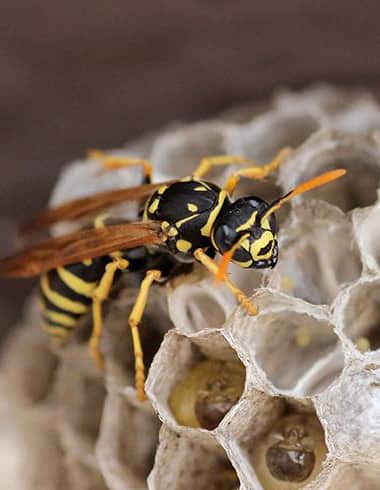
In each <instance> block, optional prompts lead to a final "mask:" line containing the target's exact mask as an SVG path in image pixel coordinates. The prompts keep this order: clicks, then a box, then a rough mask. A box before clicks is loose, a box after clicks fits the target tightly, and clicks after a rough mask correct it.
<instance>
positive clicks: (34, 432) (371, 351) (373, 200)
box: [0, 86, 380, 490]
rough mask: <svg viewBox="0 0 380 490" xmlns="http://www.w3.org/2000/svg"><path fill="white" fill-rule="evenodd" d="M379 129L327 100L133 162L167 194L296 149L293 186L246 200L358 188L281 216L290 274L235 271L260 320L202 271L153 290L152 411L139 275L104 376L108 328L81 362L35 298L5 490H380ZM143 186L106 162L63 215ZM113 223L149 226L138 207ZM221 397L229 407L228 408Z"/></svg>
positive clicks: (167, 136)
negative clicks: (233, 159)
mask: <svg viewBox="0 0 380 490" xmlns="http://www.w3.org/2000/svg"><path fill="white" fill-rule="evenodd" d="M377 128H378V129H380V109H379V107H378V105H377V103H376V102H375V101H374V100H373V99H372V98H371V96H369V95H367V94H365V93H362V94H358V93H347V92H341V91H339V90H337V89H334V88H329V87H324V86H320V87H313V88H311V89H308V90H306V91H304V92H299V93H287V92H285V93H282V94H280V95H278V96H277V97H276V98H275V99H274V101H273V102H272V104H271V105H270V106H268V107H267V108H266V109H265V110H264V109H263V110H261V111H259V112H254V111H253V110H250V109H249V108H242V109H241V110H234V111H230V112H229V113H226V114H225V115H223V116H222V117H221V118H219V119H217V120H216V119H215V120H210V121H207V122H200V123H196V124H191V125H176V126H173V127H169V128H167V129H166V130H164V131H163V132H161V133H157V134H154V135H151V136H148V137H147V138H145V139H142V140H141V141H138V142H135V143H132V144H128V145H126V147H125V148H124V149H120V150H117V151H116V150H115V153H118V152H119V153H121V154H123V155H133V156H139V157H142V158H149V159H150V160H151V161H152V162H153V164H154V169H155V175H154V178H155V180H156V181H160V180H165V179H168V178H173V177H174V178H176V177H181V176H184V175H188V174H190V173H191V171H192V170H193V169H194V168H195V166H196V163H197V161H198V160H199V159H200V158H201V157H203V156H206V155H215V154H220V153H229V154H239V155H245V156H246V157H249V158H252V159H258V160H260V161H262V162H264V161H266V160H269V159H270V158H271V157H272V156H274V154H275V153H276V152H277V151H278V150H279V149H280V148H281V147H283V146H285V145H287V146H288V145H290V146H294V147H295V148H296V151H295V153H294V154H293V155H291V156H290V157H289V158H288V159H287V161H286V162H285V163H284V165H283V166H282V167H281V169H280V171H279V173H278V176H277V178H276V179H274V178H272V179H270V180H268V181H265V182H248V181H244V182H242V184H241V186H240V187H239V193H240V194H246V193H248V192H249V193H253V194H256V195H259V196H261V197H263V198H265V199H274V198H276V197H278V196H279V195H280V194H281V193H284V192H287V191H288V190H290V189H291V188H292V187H294V186H295V185H296V184H298V183H300V182H302V181H303V180H306V179H307V178H310V177H311V176H314V175H317V174H318V173H322V172H323V171H325V170H327V169H331V168H337V167H341V166H343V167H345V168H347V169H348V174H347V176H346V177H345V178H344V179H341V180H339V181H336V182H334V183H332V184H330V185H328V186H326V187H322V188H320V189H318V190H316V191H314V193H313V195H306V196H302V197H300V198H298V199H297V200H296V201H295V202H294V203H292V206H291V207H288V208H286V209H284V210H281V213H280V216H279V220H280V223H281V229H280V233H279V242H280V260H279V263H278V265H277V267H276V268H275V269H274V270H273V271H264V272H259V271H243V270H240V269H238V268H237V267H234V266H232V267H231V270H230V272H231V275H232V276H233V278H234V280H235V281H236V282H237V283H238V284H239V285H240V287H241V288H242V289H243V290H244V291H246V292H248V293H249V294H252V293H253V296H252V302H254V303H256V304H257V305H258V306H259V314H258V315H257V316H255V317H249V316H247V315H246V314H245V313H244V312H243V311H241V310H240V309H238V308H236V304H235V302H234V299H233V298H232V297H231V296H230V294H229V293H228V291H226V290H224V288H223V287H219V288H216V287H215V285H214V282H213V278H212V277H210V276H209V275H208V274H207V273H206V272H204V271H203V270H202V269H200V268H198V267H195V270H194V273H192V274H191V275H188V276H185V277H177V278H176V279H175V280H173V281H172V283H170V284H168V285H167V286H165V287H159V286H157V287H155V288H153V290H152V294H151V296H150V299H149V302H148V308H147V311H146V314H145V316H144V320H143V323H142V326H141V332H142V337H143V343H144V345H145V353H146V360H147V363H148V364H149V363H150V362H151V365H150V369H149V376H148V380H147V385H146V388H147V393H148V396H149V399H150V401H147V402H145V403H139V402H137V401H136V399H135V393H134V387H133V376H134V373H133V356H132V346H131V340H130V336H129V331H128V328H127V317H128V313H129V311H130V308H131V306H132V304H133V301H134V299H135V296H136V292H137V289H136V288H137V284H136V283H134V280H133V277H132V276H130V275H128V274H127V275H125V280H124V284H123V287H122V288H120V290H119V292H118V293H115V295H114V296H115V299H113V300H112V301H110V302H109V303H108V307H107V314H106V321H105V332H104V336H103V339H102V350H103V352H104V353H105V358H106V372H105V376H104V377H103V375H102V373H99V372H97V371H96V369H95V368H94V366H92V364H91V361H90V358H89V356H88V350H87V345H86V342H85V339H86V334H88V329H89V326H90V323H91V322H90V319H86V320H85V321H84V322H83V328H82V329H78V332H77V334H76V335H75V336H74V338H73V339H72V341H71V343H70V344H69V345H68V346H67V347H66V348H64V349H61V350H59V351H55V352H52V351H51V350H50V349H49V347H48V339H47V338H46V337H45V336H44V334H43V333H42V332H41V331H40V330H39V328H38V324H39V321H38V313H37V309H36V304H35V303H36V297H35V295H33V296H32V298H31V299H30V300H29V302H28V306H27V308H26V309H25V314H24V320H23V321H22V322H21V323H20V325H18V326H17V328H15V329H14V333H13V334H12V335H11V337H10V338H9V340H8V341H7V343H6V345H5V346H4V349H3V353H2V372H3V374H2V384H3V397H2V398H3V399H6V403H4V407H3V408H2V412H3V422H2V424H1V430H2V434H3V437H2V440H3V441H5V442H4V443H0V444H6V447H7V454H8V459H7V460H6V462H8V463H9V465H8V466H6V467H5V470H4V471H6V472H7V473H6V474H4V478H2V481H5V478H6V476H7V474H8V475H9V474H11V472H12V468H16V469H17V468H18V467H19V468H20V469H18V470H17V472H16V473H14V474H13V480H12V482H13V487H14V488H16V487H17V488H18V489H20V490H22V489H28V490H33V489H38V490H41V489H46V490H55V489H61V488H62V489H63V488H71V489H74V490H75V489H78V490H83V489H91V490H94V489H95V490H96V489H107V488H108V489H111V490H122V489H131V490H140V489H141V490H143V489H147V488H149V489H150V490H172V489H173V490H185V489H186V490H187V489H189V488H196V489H199V490H202V489H207V490H210V489H228V490H234V489H237V488H241V489H260V488H264V489H276V490H277V489H279V490H282V489H287V490H292V489H296V488H308V489H316V488H318V489H336V488H360V489H377V488H378V487H379V481H380V469H379V468H380V354H379V352H380V351H379V348H380V245H379V238H380V204H379V203H378V195H377V190H378V185H379V178H380V133H377V132H376V129H377ZM94 143H96V142H94ZM232 170H233V169H232V168H219V169H216V170H215V171H213V173H212V174H211V175H210V177H209V178H210V180H213V181H215V182H216V183H219V184H220V183H222V182H223V181H224V180H225V178H226V176H227V175H228V174H230V173H231V172H232ZM140 180H141V173H140V171H139V170H138V169H129V170H126V169H123V170H119V171H117V172H108V173H107V172H101V170H100V167H99V164H98V162H96V161H78V162H74V163H73V164H70V165H69V166H67V167H66V168H65V169H64V171H63V173H62V176H61V178H60V180H59V181H58V183H57V186H56V188H55V190H54V191H53V195H52V199H51V203H52V204H58V203H62V202H64V201H66V200H70V199H72V198H74V197H78V196H83V195H86V194H91V193H93V192H96V191H100V190H105V189H111V188H118V187H125V186H130V185H136V184H138V183H139V182H140ZM112 212H113V213H119V214H120V215H122V216H124V217H128V218H133V217H135V216H136V212H137V208H136V206H134V205H130V204H128V205H123V206H118V207H117V209H116V208H115V209H114V210H113V211H112ZM73 226H74V227H75V226H78V224H74V225H73V224H68V223H66V224H65V223H63V224H60V225H59V226H56V227H55V229H54V232H55V233H62V232H66V231H67V230H68V229H70V228H71V227H73ZM173 327H174V328H173ZM168 330H170V331H169V332H168V333H167V335H166V336H165V338H163V337H164V334H165V333H166V332H167V331H168ZM220 366H222V369H221V371H224V374H225V373H233V375H232V377H233V378H234V379H235V380H237V381H236V383H235V386H232V387H231V386H229V385H228V379H227V380H226V379H222V380H216V381H215V372H217V370H218V369H219V368H220ZM202 370H204V372H203V371H202ZM219 370H220V369H219ZM206 378H207V379H208V381H207V379H206ZM210 380H212V382H211V381H210ZM197 390H198V391H197ZM207 390H209V391H210V390H211V391H212V390H215V391H214V393H213V394H212V396H213V397H214V399H213V402H212V403H214V405H212V404H211V405H212V406H211V408H210V406H207V403H206V402H207V400H208V397H210V396H211V395H210V393H209V392H207ZM183 393H184V395H183ZM199 393H201V398H199V396H200V395H199ZM221 394H222V395H221ZM182 395H183V396H184V397H185V398H184V399H185V400H187V401H186V403H187V405H186V410H187V413H185V414H184V415H183V414H180V413H179V411H181V403H180V401H178V400H181V396H182ZM198 395H199V396H198ZM223 396H224V398H223ZM186 397H187V398H186ZM202 397H203V398H202ZM205 400H206V401H205ZM226 400H227V401H226ZM228 403H229V405H228ZM226 406H227V409H226ZM178 407H180V408H178ZM223 410H224V412H223ZM225 412H226V413H225ZM157 415H158V416H157ZM223 415H225V416H224V417H223ZM181 417H184V419H182V418H181ZM186 417H188V418H186ZM183 420H189V421H190V422H189V423H188V424H186V423H185V425H184V422H183ZM179 421H180V422H181V423H179ZM203 421H206V422H205V424H206V425H207V427H208V429H206V428H204V426H205V425H204V424H203ZM161 423H162V424H161ZM202 424H203V426H202ZM160 426H161V428H160ZM289 427H291V428H292V430H293V432H292V434H291V435H290V436H289V437H293V438H294V437H296V438H297V437H298V438H299V439H297V440H298V441H301V442H300V443H299V444H301V446H300V445H298V446H296V448H294V447H293V449H292V450H293V453H292V454H293V456H294V455H296V456H297V454H298V456H299V455H300V454H301V453H302V451H303V453H302V454H303V458H304V460H303V462H304V466H303V468H301V469H300V467H299V466H297V465H295V464H294V462H293V463H292V464H293V466H291V467H290V466H289V465H290V464H291V463H290V462H289V460H288V459H287V460H286V461H285V459H286V458H287V457H288V456H289V454H290V453H289V452H288V453H286V451H287V450H288V449H289V447H288V446H286V447H285V446H284V444H285V445H286V444H287V443H288V439H286V441H285V442H284V434H285V432H286V430H288V428H289ZM295 427H296V428H295ZM297 431H298V432H297ZM294 434H296V435H294ZM289 440H290V439H289ZM292 440H293V441H294V439H292ZM158 441H159V444H158V446H157V443H158ZM284 447H285V449H284ZM300 447H301V449H300ZM286 448H287V449H286ZM297 451H301V453H297ZM276 458H277V459H276ZM278 458H280V459H281V458H282V459H281V461H280V463H279V459H278ZM284 458H285V459H284ZM284 461H285V463H284ZM18 465H19V466H18ZM21 468H22V471H21ZM284 468H285V470H284ZM284 471H285V473H286V472H288V473H287V474H291V478H288V479H286V478H287V477H286V475H285V478H284V474H283V473H284ZM292 472H293V473H292ZM18 475H21V476H20V477H19V478H20V481H19V483H17V484H15V483H14V482H15V481H16V479H17V477H18Z"/></svg>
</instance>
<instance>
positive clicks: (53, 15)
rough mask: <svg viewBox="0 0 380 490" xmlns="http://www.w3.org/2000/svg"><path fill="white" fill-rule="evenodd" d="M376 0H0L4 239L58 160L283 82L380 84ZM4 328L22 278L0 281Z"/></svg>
mask: <svg viewBox="0 0 380 490" xmlns="http://www.w3.org/2000/svg"><path fill="white" fill-rule="evenodd" d="M379 15H380V3H379V2H378V1H369V0H362V1H361V2H357V1H355V0H346V1H335V2H334V1H331V0H329V1H328V0H319V1H315V0H292V1H281V0H277V1H276V0H266V1H265V2H254V1H253V0H241V1H240V0H235V1H234V0H203V1H201V0H193V1H189V0H187V1H185V0H184V1H174V0H156V1H151V0H150V1H148V0H140V1H139V2H132V1H128V0H108V1H100V0H91V1H89V0H86V1H79V2H78V1H74V0H66V1H65V2H58V1H56V0H51V1H47V0H29V1H26V0H2V2H1V5H0V148H1V151H0V162H1V178H0V192H1V206H0V225H1V228H0V232H1V240H0V252H1V253H2V254H4V253H7V252H9V251H10V250H11V240H12V233H13V232H14V225H13V223H14V220H15V219H20V218H21V217H24V216H26V215H30V214H32V213H33V212H35V211H36V210H38V209H40V208H41V207H42V206H43V205H44V204H45V202H46V200H47V197H48V195H49V190H50V189H51V187H52V185H53V183H54V181H55V178H56V176H57V173H58V172H59V169H60V167H61V166H62V165H63V163H64V162H65V161H67V160H70V159H73V158H75V157H77V156H79V155H82V154H83V152H84V150H85V149H87V148H88V147H94V146H96V147H100V148H102V147H115V146H118V145H120V144H122V143H123V142H124V141H126V140H128V139H131V138H134V137H136V136H138V135H140V134H141V133H143V132H144V131H146V130H149V129H154V128H158V127H160V126H162V125H164V124H166V123H168V122H170V121H172V120H194V119H199V118H202V117H205V116H208V115H212V114H215V113H216V112H218V111H221V110H223V109H226V108H228V107H229V106H231V105H233V104H236V103H241V102H244V101H246V100H261V99H263V98H264V97H267V96H269V95H270V94H271V92H272V91H273V90H274V89H276V88H278V87H280V86H284V85H286V86H290V87H294V88H297V87H302V86H304V85H305V84H307V83H309V82H313V81H316V80H328V81H335V82H338V83H340V84H345V85H350V86H362V87H369V88H371V89H372V90H373V91H374V92H375V93H378V91H379V88H380V76H379V75H380V57H379V54H378V53H379V48H380V30H379ZM0 286H1V288H0V312H1V315H2V320H1V328H2V329H3V331H4V330H5V329H6V328H7V327H8V326H9V325H10V324H11V322H12V321H13V320H14V319H15V318H16V317H17V315H18V314H19V311H18V309H17V307H18V306H19V305H21V297H22V296H23V295H24V294H25V293H26V291H27V289H28V288H29V287H30V283H27V282H23V281H10V282H2V283H1V284H0Z"/></svg>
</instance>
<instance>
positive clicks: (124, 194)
mask: <svg viewBox="0 0 380 490" xmlns="http://www.w3.org/2000/svg"><path fill="white" fill-rule="evenodd" d="M172 182H175V181H174V180H173V181H167V182H160V183H158V184H144V185H139V186H137V187H129V188H127V189H118V190H114V191H107V192H100V193H97V194H93V195H91V196H88V197H82V198H80V199H74V200H72V201H69V202H67V203H65V204H62V205H61V206H57V207H55V208H51V209H46V210H45V211H42V213H40V214H38V215H37V216H35V217H34V218H32V219H31V220H29V221H27V222H25V223H23V224H22V225H21V226H20V233H21V234H26V233H32V232H35V231H39V230H42V229H44V228H47V227H49V226H51V225H53V224H54V223H58V222H59V221H65V220H75V219H78V218H80V217H82V216H85V215H87V214H91V213H94V212H97V211H100V210H102V209H104V208H107V207H109V206H112V205H114V204H120V203H122V202H126V201H139V200H142V199H146V198H148V197H149V196H150V195H151V194H152V193H153V192H154V191H155V190H157V189H159V188H160V187H162V186H163V185H166V184H170V183H172Z"/></svg>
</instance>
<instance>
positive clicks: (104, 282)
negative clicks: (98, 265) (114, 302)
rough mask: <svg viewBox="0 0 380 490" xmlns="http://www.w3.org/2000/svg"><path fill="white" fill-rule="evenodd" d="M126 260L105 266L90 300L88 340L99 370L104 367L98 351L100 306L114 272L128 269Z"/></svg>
mask: <svg viewBox="0 0 380 490" xmlns="http://www.w3.org/2000/svg"><path fill="white" fill-rule="evenodd" d="M128 265H129V262H128V260H125V259H121V258H116V259H115V260H114V261H113V262H110V263H109V264H107V266H106V271H105V273H104V274H103V277H102V278H101V280H100V282H99V285H98V287H97V288H96V289H95V292H94V295H93V298H92V317H93V322H94V325H93V329H92V334H91V338H90V352H91V356H92V358H93V360H94V363H95V365H96V366H97V367H98V368H99V369H103V367H104V358H103V355H102V353H101V352H100V350H99V344H100V337H101V335H102V330H103V316H102V304H103V302H104V301H105V300H106V299H107V298H108V296H109V293H110V291H111V288H112V284H113V282H114V278H115V274H116V271H118V270H125V269H127V268H128Z"/></svg>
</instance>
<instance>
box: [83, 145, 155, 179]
mask: <svg viewBox="0 0 380 490" xmlns="http://www.w3.org/2000/svg"><path fill="white" fill-rule="evenodd" d="M87 158H94V159H96V160H100V161H101V162H102V165H103V168H104V170H116V169H119V168H122V167H134V166H139V165H140V166H141V167H142V168H143V171H144V175H145V177H146V178H147V179H148V180H149V182H150V180H151V178H152V174H153V165H152V164H151V163H150V162H149V160H144V159H143V158H131V157H122V156H117V155H109V154H107V153H105V152H103V151H101V150H89V151H88V152H87Z"/></svg>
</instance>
